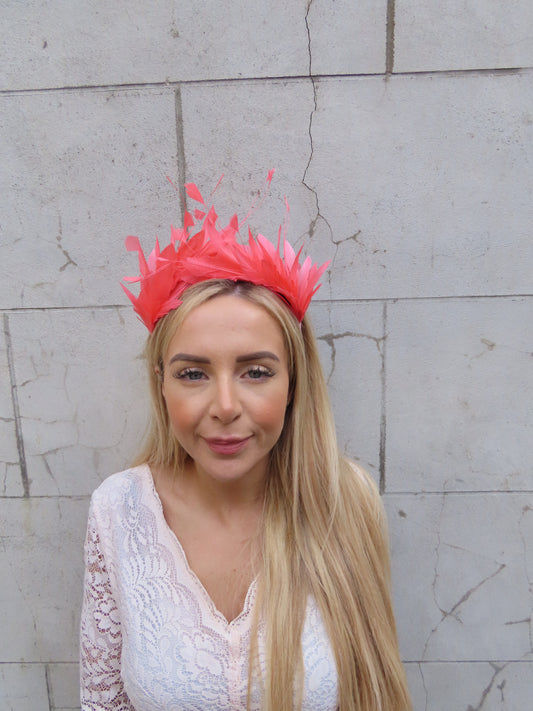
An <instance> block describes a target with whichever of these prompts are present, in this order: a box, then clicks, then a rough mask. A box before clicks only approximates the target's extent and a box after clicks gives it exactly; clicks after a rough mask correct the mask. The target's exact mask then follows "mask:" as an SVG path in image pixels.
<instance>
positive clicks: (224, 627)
mask: <svg viewBox="0 0 533 711" xmlns="http://www.w3.org/2000/svg"><path fill="white" fill-rule="evenodd" d="M85 557H86V573H85V590H84V600H83V609H82V622H81V644H80V650H81V703H82V709H83V710H84V711H86V710H91V711H98V710H100V711H101V710H103V709H106V710H108V709H110V710H112V711H156V710H157V711H205V710H206V709H210V711H211V710H212V711H230V710H231V711H241V710H242V711H245V709H246V696H247V683H248V655H249V646H250V634H251V622H252V611H253V606H254V602H255V581H254V582H253V583H252V585H251V586H250V589H249V591H248V594H247V596H246V600H245V604H244V608H243V610H242V612H241V614H240V615H239V616H238V617H237V618H236V619H235V620H233V621H232V622H230V623H228V622H227V620H226V619H225V617H224V616H223V615H222V614H221V613H220V612H219V611H218V610H217V609H216V608H215V606H214V604H213V602H212V600H211V598H210V597H209V595H208V594H207V592H206V590H205V588H204V587H203V586H202V584H201V583H200V581H199V580H198V578H197V577H196V575H195V574H194V573H193V572H192V571H191V570H190V568H189V566H188V563H187V559H186V557H185V553H184V551H183V549H182V547H181V545H180V543H179V541H178V540H177V538H176V536H175V535H174V534H173V532H172V531H171V529H170V528H169V527H168V525H167V523H166V521H165V518H164V516H163V511H162V507H161V502H160V500H159V497H158V495H157V492H156V491H155V487H154V485H153V480H152V476H151V473H150V470H149V468H148V467H146V466H142V467H137V468H135V469H130V470H128V471H126V472H122V473H120V474H115V475H114V476H112V477H109V478H108V479H107V480H106V481H105V482H104V483H103V484H102V485H101V486H100V487H99V488H98V489H97V490H96V491H95V492H94V494H93V497H92V500H91V507H90V512H89V521H88V527H87V538H86V544H85ZM302 646H303V652H304V668H305V680H304V703H303V711H334V710H335V709H336V708H337V677H336V670H335V661H334V658H333V654H332V650H331V647H330V644H329V641H328V638H327V634H326V631H325V629H324V625H323V622H322V619H321V616H320V614H319V611H318V609H317V607H316V605H315V604H314V603H313V601H312V600H310V602H309V605H308V610H307V616H306V621H305V625H304V630H303V635H302ZM259 662H260V665H261V667H262V668H263V669H264V654H263V653H262V638H261V630H260V631H259ZM251 698H252V703H251V709H252V711H259V710H260V709H261V698H260V689H259V685H258V684H256V685H255V686H254V687H253V688H252V692H251Z"/></svg>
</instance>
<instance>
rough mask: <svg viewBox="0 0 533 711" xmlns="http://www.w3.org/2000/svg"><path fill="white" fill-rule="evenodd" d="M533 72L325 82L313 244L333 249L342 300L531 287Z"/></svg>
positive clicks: (313, 167)
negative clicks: (321, 243)
mask: <svg viewBox="0 0 533 711" xmlns="http://www.w3.org/2000/svg"><path fill="white" fill-rule="evenodd" d="M532 81H533V75H532V74H531V73H524V74H516V75H477V74H476V75H470V74H469V75H462V76H448V75H446V76H437V77H435V76H416V77H413V76H410V77H408V76H402V77H393V78H390V79H388V80H384V79H381V78H377V77H367V78H342V79H334V78H331V79H324V80H320V81H318V82H317V94H316V103H317V109H316V111H315V112H314V113H313V116H312V122H311V125H310V135H311V137H312V153H311V162H310V164H309V168H308V170H307V172H306V178H305V182H306V184H307V185H308V186H309V187H310V189H311V191H314V194H315V196H316V203H315V205H318V212H317V210H316V209H315V216H318V214H319V215H320V219H318V220H316V221H315V223H314V230H313V229H310V230H309V231H310V232H311V234H312V238H311V240H309V243H310V244H309V251H310V253H311V254H314V253H315V252H317V253H320V248H319V246H318V245H317V244H316V242H317V240H318V241H319V242H324V244H326V245H327V249H326V251H327V250H329V253H330V256H331V253H332V249H333V257H334V269H333V271H332V278H331V297H332V298H335V299H336V298H339V299H351V298H356V299H360V298H384V297H390V298H401V297H421V296H440V297H442V296H453V295H460V296H463V295H478V294H483V295H500V294H528V293H530V290H531V273H532V266H533V242H532V240H531V224H532V223H533V202H532V200H531V194H532V191H533V172H532V171H531V163H532V161H533V120H532V117H533V91H532V90H531V89H532ZM259 126H261V123H260V124H259ZM260 130H261V129H260ZM332 242H333V245H334V248H332V247H331V243H332ZM325 296H326V293H322V294H321V295H320V297H321V298H325Z"/></svg>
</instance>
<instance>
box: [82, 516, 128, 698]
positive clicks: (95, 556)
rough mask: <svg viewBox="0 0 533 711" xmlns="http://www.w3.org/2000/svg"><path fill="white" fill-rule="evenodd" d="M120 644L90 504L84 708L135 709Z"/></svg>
mask: <svg viewBox="0 0 533 711" xmlns="http://www.w3.org/2000/svg"><path fill="white" fill-rule="evenodd" d="M121 648H122V634H121V629H120V615H119V610H118V608H117V605H116V602H115V600H114V597H113V591H112V589H111V583H110V580H109V576H108V572H107V569H106V564H105V560H104V554H103V551H102V546H101V542H100V536H99V534H98V527H97V521H96V518H95V515H94V512H93V508H92V506H91V511H90V512H89V523H88V526H87V538H86V540H85V585H84V594H83V606H82V614H81V631H80V685H81V708H82V710H83V711H103V710H104V709H105V710H106V711H107V710H110V709H112V710H113V711H135V709H134V708H133V706H132V705H131V702H130V701H129V699H128V696H127V694H126V692H125V691H124V688H123V684H122V679H121V674H120V671H121V669H120V661H121Z"/></svg>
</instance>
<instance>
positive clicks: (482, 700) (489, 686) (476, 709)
mask: <svg viewBox="0 0 533 711" xmlns="http://www.w3.org/2000/svg"><path fill="white" fill-rule="evenodd" d="M490 665H491V667H492V668H493V669H494V674H493V675H492V677H491V679H490V681H489V683H488V684H487V686H486V687H485V688H484V689H483V691H482V692H481V698H480V700H479V703H478V705H477V706H471V705H470V704H468V707H467V709H466V711H481V709H482V708H483V705H484V704H485V701H486V699H487V697H488V695H489V694H490V692H491V690H492V687H493V686H494V683H495V681H496V677H497V676H498V674H499V673H500V672H501V671H503V670H504V669H505V667H506V666H507V664H502V666H501V667H499V666H498V665H497V664H494V662H490Z"/></svg>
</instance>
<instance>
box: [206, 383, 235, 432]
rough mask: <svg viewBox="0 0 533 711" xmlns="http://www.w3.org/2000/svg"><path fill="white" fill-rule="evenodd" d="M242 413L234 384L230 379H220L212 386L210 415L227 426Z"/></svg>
mask: <svg viewBox="0 0 533 711" xmlns="http://www.w3.org/2000/svg"><path fill="white" fill-rule="evenodd" d="M241 412H242V408H241V402H240V399H239V395H238V389H237V385H236V383H235V382H234V381H233V379H232V378H221V379H219V380H217V382H216V383H214V384H213V395H212V399H211V405H210V414H211V416H212V417H216V418H217V419H218V420H220V421H221V422H223V423H224V424H227V423H229V422H233V420H235V419H236V418H237V417H239V415H240V414H241Z"/></svg>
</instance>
